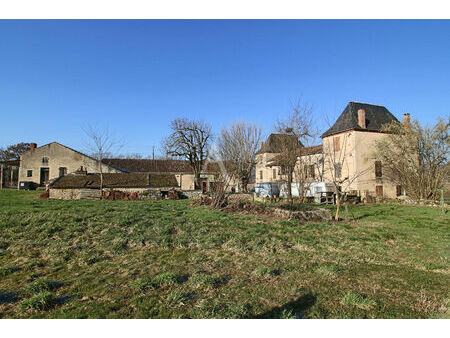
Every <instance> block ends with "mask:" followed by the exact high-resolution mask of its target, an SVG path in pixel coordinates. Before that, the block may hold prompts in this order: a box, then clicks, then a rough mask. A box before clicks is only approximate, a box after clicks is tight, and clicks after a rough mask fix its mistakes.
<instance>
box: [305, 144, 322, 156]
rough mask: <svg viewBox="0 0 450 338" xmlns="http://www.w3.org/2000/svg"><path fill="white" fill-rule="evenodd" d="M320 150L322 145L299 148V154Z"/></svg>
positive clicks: (311, 153) (315, 152)
mask: <svg viewBox="0 0 450 338" xmlns="http://www.w3.org/2000/svg"><path fill="white" fill-rule="evenodd" d="M321 152H322V145H318V146H311V147H304V148H300V155H301V156H304V155H315V154H320V153H321Z"/></svg>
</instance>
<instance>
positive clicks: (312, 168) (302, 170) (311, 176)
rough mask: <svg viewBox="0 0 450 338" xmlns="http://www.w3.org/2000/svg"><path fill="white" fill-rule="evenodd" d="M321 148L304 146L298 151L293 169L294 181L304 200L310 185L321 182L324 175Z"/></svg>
mask: <svg viewBox="0 0 450 338" xmlns="http://www.w3.org/2000/svg"><path fill="white" fill-rule="evenodd" d="M322 149H323V147H322V146H305V147H304V148H301V149H300V150H299V156H298V159H297V165H296V166H295V169H294V178H293V179H294V181H295V184H296V185H297V189H298V191H299V192H301V195H300V196H301V198H302V200H304V198H305V194H306V192H307V191H308V190H309V189H310V188H311V185H312V183H314V182H318V181H319V182H322V181H323V175H324V156H323V150H322Z"/></svg>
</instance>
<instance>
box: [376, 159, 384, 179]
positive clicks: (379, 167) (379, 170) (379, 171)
mask: <svg viewBox="0 0 450 338" xmlns="http://www.w3.org/2000/svg"><path fill="white" fill-rule="evenodd" d="M382 176H383V170H382V165H381V161H375V177H377V178H379V177H382Z"/></svg>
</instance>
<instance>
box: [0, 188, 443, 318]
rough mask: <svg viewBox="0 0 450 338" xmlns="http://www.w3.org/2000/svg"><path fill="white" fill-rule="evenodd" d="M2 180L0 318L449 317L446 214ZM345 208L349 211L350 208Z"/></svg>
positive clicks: (418, 209)
mask: <svg viewBox="0 0 450 338" xmlns="http://www.w3.org/2000/svg"><path fill="white" fill-rule="evenodd" d="M37 196H38V193H37V192H23V191H1V192H0V230H1V239H0V317H2V318H30V317H31V318H293V317H294V318H299V317H303V318H443V317H444V318H449V316H450V310H449V307H450V295H449V290H450V288H449V285H450V284H449V282H450V279H449V272H450V264H449V233H450V232H449V216H448V215H449V214H448V213H447V215H442V214H441V212H440V210H439V209H433V208H427V207H412V206H395V205H370V206H354V207H352V208H351V209H350V212H349V216H350V217H351V218H352V219H348V220H346V221H345V222H340V223H331V222H330V223H328V222H323V223H307V224H302V223H299V222H298V221H286V220H273V221H272V220H270V219H268V218H267V217H264V218H259V217H258V216H251V215H239V214H227V213H224V212H220V211H213V210H210V209H208V208H206V207H190V206H189V204H190V201H189V200H180V201H161V202H136V201H133V202H131V201H59V200H45V199H38V197H37ZM344 215H345V214H344Z"/></svg>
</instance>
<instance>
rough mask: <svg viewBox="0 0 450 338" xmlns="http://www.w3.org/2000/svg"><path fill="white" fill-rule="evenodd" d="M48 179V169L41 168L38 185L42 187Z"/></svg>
mask: <svg viewBox="0 0 450 338" xmlns="http://www.w3.org/2000/svg"><path fill="white" fill-rule="evenodd" d="M49 177H50V169H49V168H41V177H40V181H39V182H40V185H44V184H45V182H47V181H48V179H49Z"/></svg>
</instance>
